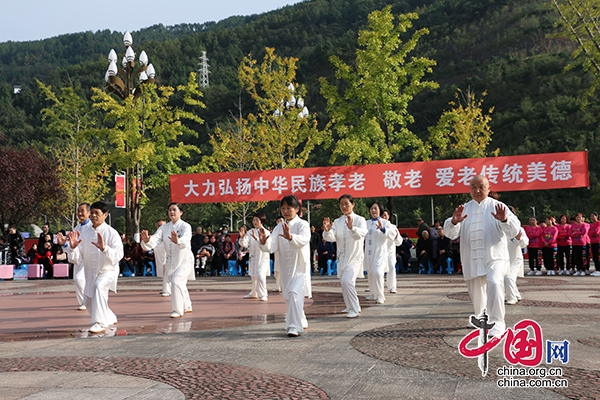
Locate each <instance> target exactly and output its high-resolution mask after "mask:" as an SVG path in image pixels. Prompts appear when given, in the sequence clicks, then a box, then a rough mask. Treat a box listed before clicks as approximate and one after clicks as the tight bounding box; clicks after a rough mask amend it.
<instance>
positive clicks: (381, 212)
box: [369, 201, 383, 216]
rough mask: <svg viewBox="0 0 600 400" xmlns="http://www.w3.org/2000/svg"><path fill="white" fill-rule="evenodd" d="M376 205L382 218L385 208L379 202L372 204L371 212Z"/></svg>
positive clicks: (370, 205)
mask: <svg viewBox="0 0 600 400" xmlns="http://www.w3.org/2000/svg"><path fill="white" fill-rule="evenodd" d="M374 205H376V206H377V208H378V209H379V215H380V216H381V214H383V207H382V206H381V204H379V202H377V201H374V202H372V203H371V204H369V211H370V210H371V207H373V206H374Z"/></svg>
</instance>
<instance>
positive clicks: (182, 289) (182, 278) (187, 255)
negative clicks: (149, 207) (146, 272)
mask: <svg viewBox="0 0 600 400" xmlns="http://www.w3.org/2000/svg"><path fill="white" fill-rule="evenodd" d="M172 231H175V232H177V244H175V243H173V242H172V241H171V239H170V237H171V232H172ZM191 240H192V227H191V226H190V224H188V223H187V222H184V221H182V220H181V219H179V220H178V221H177V222H175V223H173V222H167V223H166V224H164V225H162V226H161V227H159V228H158V229H157V230H156V232H155V233H154V235H152V236H150V240H149V241H148V243H145V242H144V241H143V240H142V248H143V249H144V250H146V251H148V250H152V249H154V248H156V247H157V246H159V245H163V246H164V249H165V253H166V255H167V261H166V264H167V266H168V267H167V269H168V270H169V272H168V281H169V282H170V283H171V310H172V311H173V312H175V313H177V314H179V315H181V316H183V314H184V312H185V311H191V310H192V301H191V300H190V294H189V293H188V289H187V281H188V278H189V277H190V273H193V270H194V255H193V254H192V246H191ZM190 271H191V272H190Z"/></svg>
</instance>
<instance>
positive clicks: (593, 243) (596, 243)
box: [588, 211, 600, 276]
mask: <svg viewBox="0 0 600 400" xmlns="http://www.w3.org/2000/svg"><path fill="white" fill-rule="evenodd" d="M590 221H592V223H591V224H590V229H589V231H588V236H589V238H590V247H591V250H592V257H591V259H592V260H593V261H594V269H595V270H596V271H595V272H594V273H592V274H591V275H594V276H600V270H599V268H598V265H599V263H600V260H599V259H598V248H599V247H600V221H598V213H597V212H595V211H594V212H593V213H591V214H590ZM589 265H590V264H589V263H588V271H589Z"/></svg>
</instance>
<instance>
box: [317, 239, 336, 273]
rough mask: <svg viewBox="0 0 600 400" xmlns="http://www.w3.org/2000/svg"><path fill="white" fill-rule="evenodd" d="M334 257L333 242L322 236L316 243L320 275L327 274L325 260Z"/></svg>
mask: <svg viewBox="0 0 600 400" xmlns="http://www.w3.org/2000/svg"><path fill="white" fill-rule="evenodd" d="M334 259H335V248H334V247H333V242H328V241H326V240H325V239H324V238H323V239H321V242H319V244H318V245H317V264H318V266H319V271H320V272H321V275H324V274H327V261H329V260H332V262H333V260H334Z"/></svg>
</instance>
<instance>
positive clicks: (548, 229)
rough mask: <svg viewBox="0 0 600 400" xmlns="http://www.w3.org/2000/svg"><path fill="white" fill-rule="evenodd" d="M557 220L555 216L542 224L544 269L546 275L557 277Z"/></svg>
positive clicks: (549, 217)
mask: <svg viewBox="0 0 600 400" xmlns="http://www.w3.org/2000/svg"><path fill="white" fill-rule="evenodd" d="M555 222H556V219H555V218H554V217H553V216H548V217H546V222H542V223H541V224H540V225H541V226H542V236H541V238H542V244H543V246H544V247H542V256H543V257H544V267H545V268H546V275H556V250H557V249H556V247H557V244H556V237H557V236H558V229H556V226H554V225H555Z"/></svg>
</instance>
